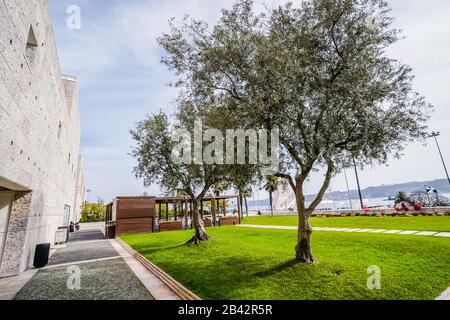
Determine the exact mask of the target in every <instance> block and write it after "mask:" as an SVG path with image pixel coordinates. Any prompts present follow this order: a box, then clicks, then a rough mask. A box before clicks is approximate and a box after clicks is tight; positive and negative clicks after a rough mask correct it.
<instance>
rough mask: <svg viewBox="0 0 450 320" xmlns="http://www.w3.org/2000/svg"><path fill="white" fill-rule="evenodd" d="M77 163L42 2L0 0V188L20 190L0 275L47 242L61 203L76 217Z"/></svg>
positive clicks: (74, 118) (73, 103)
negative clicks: (40, 244)
mask: <svg viewBox="0 0 450 320" xmlns="http://www.w3.org/2000/svg"><path fill="white" fill-rule="evenodd" d="M30 39H31V41H30ZM82 169H83V168H82V158H81V157H80V115H79V109H78V95H77V80H76V78H74V77H71V76H66V75H63V74H62V73H61V70H60V66H59V61H58V55H57V50H56V43H55V39H54V34H53V29H52V24H51V20H50V16H49V13H48V7H47V0H3V1H0V188H4V189H6V190H12V191H16V192H18V193H17V194H16V197H17V196H20V199H18V200H17V201H18V202H17V208H16V209H15V207H13V212H12V214H11V218H10V224H9V227H8V235H7V242H6V246H5V250H4V255H3V259H2V261H1V264H0V276H4V275H11V274H18V273H20V272H22V271H23V270H24V269H26V268H27V267H28V266H30V265H31V264H32V261H33V257H34V248H35V245H36V244H38V243H43V242H50V243H52V242H53V239H54V235H55V231H56V230H57V228H58V227H60V226H62V225H63V224H65V221H64V213H65V211H64V208H65V206H70V208H71V215H72V219H73V218H74V217H75V215H78V213H79V212H78V211H79V206H80V205H81V202H82V201H83V200H84V185H83V183H84V182H83V172H82ZM22 192H25V193H26V194H25V195H23V194H22ZM25 199H26V200H25ZM22 202H26V205H24V204H23V203H22Z"/></svg>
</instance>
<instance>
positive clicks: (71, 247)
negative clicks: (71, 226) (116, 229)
mask: <svg viewBox="0 0 450 320" xmlns="http://www.w3.org/2000/svg"><path fill="white" fill-rule="evenodd" d="M117 256H119V254H118V253H117V251H116V250H115V249H114V248H113V247H112V246H111V244H110V243H109V242H108V240H103V241H94V242H83V243H76V242H75V243H72V242H69V243H68V244H67V246H66V247H65V248H62V249H60V250H58V251H57V252H56V253H55V254H53V255H52V257H51V258H50V261H49V264H48V265H49V266H52V265H59V264H67V263H72V262H78V261H87V260H96V259H103V258H111V257H117Z"/></svg>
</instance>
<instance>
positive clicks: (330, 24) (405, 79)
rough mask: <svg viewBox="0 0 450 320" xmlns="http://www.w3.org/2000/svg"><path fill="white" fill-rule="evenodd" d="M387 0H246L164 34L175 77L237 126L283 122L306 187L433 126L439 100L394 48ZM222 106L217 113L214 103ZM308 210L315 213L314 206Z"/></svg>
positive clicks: (395, 148)
mask: <svg viewBox="0 0 450 320" xmlns="http://www.w3.org/2000/svg"><path fill="white" fill-rule="evenodd" d="M393 21H394V19H393V18H392V17H391V16H390V10H389V7H388V5H387V2H386V1H384V0H371V1H367V0H353V1H336V0H309V1H301V2H300V3H299V5H298V6H294V5H293V4H292V3H288V4H285V5H281V6H276V7H274V8H273V9H271V8H268V10H267V11H265V12H264V13H258V12H257V10H255V9H254V1H251V0H240V1H237V2H236V3H235V4H234V5H233V7H232V8H231V9H229V10H223V14H222V17H221V19H220V21H219V22H218V23H217V24H216V25H214V27H213V28H209V27H208V25H207V24H206V23H204V22H202V21H197V20H194V19H191V18H190V17H186V18H185V20H184V21H183V23H176V22H174V21H172V23H171V31H170V32H169V33H167V34H164V35H163V36H162V37H161V38H160V39H159V43H160V45H161V46H162V47H163V48H164V49H165V50H166V51H167V55H166V56H165V57H163V63H165V64H166V65H167V66H168V67H169V68H170V70H172V71H173V72H174V73H175V74H176V76H177V81H176V85H177V86H179V87H180V88H182V89H183V90H184V91H185V93H186V94H185V95H187V96H189V97H194V98H195V101H197V102H198V101H200V102H201V103H200V106H201V105H206V106H207V107H206V109H213V111H214V112H215V114H220V117H218V118H219V119H220V120H222V119H227V123H233V122H234V125H233V126H232V127H233V128H268V129H272V128H279V130H280V143H281V146H282V150H281V158H282V159H281V160H282V164H283V165H282V168H280V172H279V173H277V175H278V176H280V177H282V178H284V179H287V180H288V181H289V182H290V186H291V187H292V188H294V189H295V188H297V191H300V192H296V194H298V195H299V196H302V195H301V194H300V193H301V192H303V186H304V183H305V182H306V181H307V180H308V177H309V176H310V174H311V172H314V171H315V170H317V169H319V168H321V167H325V168H326V170H325V171H326V172H327V174H326V176H325V178H324V181H323V185H322V188H321V189H320V191H319V192H318V197H317V199H316V200H317V201H313V202H312V204H311V206H310V207H309V208H299V210H300V212H299V214H302V215H306V214H307V215H309V214H311V213H312V212H313V211H314V209H315V207H317V205H318V204H319V203H320V201H321V200H322V198H323V195H324V193H325V191H326V190H327V189H328V186H329V184H330V180H331V178H332V176H333V175H334V174H336V173H338V172H339V171H340V170H342V169H343V168H346V167H350V166H351V165H352V159H355V160H356V162H357V163H358V164H359V165H364V164H377V163H386V161H387V159H388V156H389V155H390V154H393V155H394V156H396V157H399V156H400V151H401V150H402V149H403V148H404V147H405V145H406V144H407V143H408V142H409V141H412V140H417V139H422V138H424V137H426V135H427V121H428V119H429V116H430V111H431V108H432V106H431V105H429V104H428V103H427V102H426V101H425V99H424V98H423V97H422V96H420V95H419V94H418V93H416V92H414V90H413V87H412V81H413V77H414V76H413V74H412V70H411V68H410V67H409V66H407V65H405V64H403V63H401V62H400V61H398V60H395V59H391V58H389V57H387V55H386V51H387V50H389V48H390V47H391V46H392V45H393V44H395V43H396V42H397V41H398V40H399V39H400V38H401V35H400V31H399V30H397V29H396V28H395V27H394V26H393ZM213 114H214V113H213ZM305 210H307V213H305Z"/></svg>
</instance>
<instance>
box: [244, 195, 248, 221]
mask: <svg viewBox="0 0 450 320" xmlns="http://www.w3.org/2000/svg"><path fill="white" fill-rule="evenodd" d="M244 201H245V213H246V214H247V218H248V203H247V197H245V198H244Z"/></svg>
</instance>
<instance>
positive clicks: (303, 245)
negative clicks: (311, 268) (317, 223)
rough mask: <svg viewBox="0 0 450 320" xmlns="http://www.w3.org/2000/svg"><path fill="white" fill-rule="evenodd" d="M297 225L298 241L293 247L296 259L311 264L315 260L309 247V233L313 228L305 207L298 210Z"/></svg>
mask: <svg viewBox="0 0 450 320" xmlns="http://www.w3.org/2000/svg"><path fill="white" fill-rule="evenodd" d="M298 211H299V212H298V214H299V227H298V241H297V246H296V247H295V256H296V259H297V260H298V261H300V262H302V263H305V264H313V263H314V262H315V258H314V255H313V253H312V249H311V235H312V233H313V229H312V227H311V225H310V223H309V216H308V214H307V212H306V210H305V208H301V209H299V210H298Z"/></svg>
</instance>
